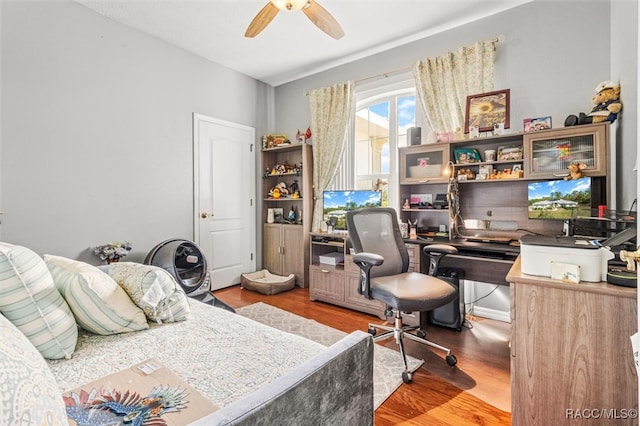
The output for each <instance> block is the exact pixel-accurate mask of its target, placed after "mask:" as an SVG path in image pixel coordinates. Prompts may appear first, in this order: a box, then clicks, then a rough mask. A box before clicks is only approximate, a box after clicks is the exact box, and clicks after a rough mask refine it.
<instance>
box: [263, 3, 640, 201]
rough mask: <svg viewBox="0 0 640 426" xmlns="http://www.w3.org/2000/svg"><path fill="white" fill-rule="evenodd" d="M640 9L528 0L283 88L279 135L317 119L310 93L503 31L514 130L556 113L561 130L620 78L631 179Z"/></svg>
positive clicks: (631, 192) (621, 127)
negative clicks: (599, 89)
mask: <svg viewBox="0 0 640 426" xmlns="http://www.w3.org/2000/svg"><path fill="white" fill-rule="evenodd" d="M637 8H638V5H637V2H635V1H631V0H615V1H614V5H613V6H612V5H611V4H610V2H609V1H608V0H591V1H587V2H578V1H567V0H563V1H553V2H552V1H535V2H532V3H527V4H524V5H522V6H519V7H516V8H513V9H510V10H507V11H505V12H502V13H500V14H497V15H494V16H490V17H487V18H484V19H482V20H480V21H477V22H473V23H469V24H466V25H463V26H461V27H458V28H454V29H451V30H448V31H446V32H443V33H440V34H436V35H433V36H430V37H427V38H425V39H422V40H419V41H416V42H413V43H411V44H408V45H405V46H402V47H398V48H394V49H391V50H389V51H386V52H383V53H380V54H377V55H374V56H371V57H368V58H364V59H361V60H358V61H354V62H352V63H349V64H346V65H343V66H340V67H336V68H333V69H331V70H328V71H325V72H322V73H319V74H316V75H313V76H310V77H307V78H304V79H300V80H297V81H294V82H292V83H289V84H285V85H282V86H279V87H277V88H276V99H275V107H276V111H278V114H277V117H276V126H277V127H278V129H279V131H280V132H285V133H288V134H295V132H296V129H297V128H300V127H302V126H305V125H307V123H309V122H310V117H309V107H308V101H307V98H306V96H304V93H306V92H308V91H310V90H313V89H317V88H319V87H324V86H330V85H333V84H336V83H338V82H341V81H346V80H356V81H357V80H358V79H362V78H366V77H370V76H375V75H378V74H382V73H385V72H388V71H392V70H395V69H398V68H403V67H410V66H411V64H413V63H414V62H416V61H417V60H419V59H422V58H426V57H433V56H437V55H440V54H442V53H444V52H447V51H449V50H452V49H455V48H457V47H460V46H466V45H469V44H471V43H473V42H475V41H477V40H488V39H491V38H494V37H497V36H499V35H503V36H505V41H504V42H503V43H500V44H498V46H497V59H496V63H495V82H496V84H495V88H496V89H504V88H509V89H511V129H510V130H511V131H522V120H523V119H524V118H527V117H541V116H551V117H552V120H553V126H554V127H562V126H563V125H564V120H565V118H566V117H567V115H569V114H576V113H578V112H589V111H590V110H591V108H592V104H591V98H592V96H593V95H594V89H595V87H596V85H597V84H598V83H600V82H601V81H603V80H609V79H619V80H620V83H621V85H622V93H623V102H624V113H623V115H622V116H621V119H620V120H619V124H618V125H617V128H616V130H615V133H616V135H617V146H618V147H619V150H618V153H619V154H618V155H620V157H619V158H618V161H619V163H620V164H619V167H620V168H621V171H620V170H619V173H618V174H619V176H623V175H626V176H628V173H630V172H631V169H632V168H633V159H635V155H636V150H637V119H636V114H635V111H636V108H637V90H636V89H637V79H638V76H637V63H638V58H637V49H636V48H635V46H637V42H638V20H637V16H638V14H637ZM612 19H613V20H614V22H613V23H611V24H610V22H611V20H612ZM622 40H624V42H621V41H622ZM634 43H635V44H634ZM631 45H633V47H634V48H632V46H631ZM612 61H613V62H614V63H615V65H612ZM622 152H624V159H623V157H622V155H623V154H620V153H622ZM621 179H622V178H621V177H620V178H619V179H618V182H617V183H618V187H617V192H618V196H617V198H618V205H619V206H626V207H628V206H629V205H630V204H631V202H632V201H633V199H634V198H635V196H636V195H635V194H636V187H635V185H634V183H633V180H632V179H631V180H630V181H629V179H627V180H626V181H625V184H624V186H622V185H620V183H621V182H620V180H621Z"/></svg>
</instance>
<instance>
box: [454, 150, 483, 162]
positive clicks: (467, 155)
mask: <svg viewBox="0 0 640 426" xmlns="http://www.w3.org/2000/svg"><path fill="white" fill-rule="evenodd" d="M453 155H454V157H455V158H456V163H458V164H469V163H480V162H481V161H482V160H481V159H480V151H478V150H477V149H475V148H456V149H454V150H453Z"/></svg>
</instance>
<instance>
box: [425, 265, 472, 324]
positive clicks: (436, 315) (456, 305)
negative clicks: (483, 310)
mask: <svg viewBox="0 0 640 426" xmlns="http://www.w3.org/2000/svg"><path fill="white" fill-rule="evenodd" d="M437 275H438V278H441V279H443V280H445V281H447V282H449V283H451V284H452V285H454V286H455V288H456V289H457V290H458V297H456V298H455V299H454V300H453V301H451V302H449V303H448V304H446V305H444V306H441V307H439V308H436V309H434V310H432V311H429V323H430V324H434V325H439V326H442V327H449V328H454V329H456V330H458V331H460V330H462V324H463V323H464V317H465V314H466V313H465V307H464V298H463V294H464V293H463V291H462V290H463V289H462V278H463V271H462V270H461V269H458V268H440V269H439V270H438V274H437Z"/></svg>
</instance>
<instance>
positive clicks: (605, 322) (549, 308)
mask: <svg viewBox="0 0 640 426" xmlns="http://www.w3.org/2000/svg"><path fill="white" fill-rule="evenodd" d="M507 280H508V281H509V282H510V283H511V345H510V352H511V422H512V424H513V425H514V426H520V425H523V426H524V425H532V424H539V425H560V424H574V423H575V424H581V425H583V424H615V425H637V424H638V420H637V418H636V417H635V416H629V415H627V413H626V411H625V410H632V411H633V412H634V413H637V411H636V410H637V408H638V376H637V371H636V366H635V363H634V357H633V351H634V348H633V347H632V345H631V340H630V339H629V337H630V336H632V335H633V334H635V333H636V332H637V330H638V324H637V322H636V318H637V315H638V308H637V300H636V299H637V291H636V289H635V288H628V287H622V286H615V285H611V284H607V283H606V282H601V283H585V282H582V283H580V284H578V285H576V284H568V283H565V282H562V281H560V280H552V279H550V278H546V277H532V276H531V275H525V274H522V272H521V259H520V258H518V259H517V260H516V262H515V263H514V265H513V267H512V268H511V270H510V271H509V274H508V275H507ZM552 389H553V391H551V390H552ZM605 410H606V413H605ZM580 414H583V416H584V417H580V418H578V415H580ZM589 414H591V415H592V416H594V417H586V416H587V415H589ZM569 415H571V417H569ZM600 415H601V417H596V416H600ZM605 415H606V417H605ZM609 416H611V417H609ZM614 416H615V417H614ZM598 419H602V420H598Z"/></svg>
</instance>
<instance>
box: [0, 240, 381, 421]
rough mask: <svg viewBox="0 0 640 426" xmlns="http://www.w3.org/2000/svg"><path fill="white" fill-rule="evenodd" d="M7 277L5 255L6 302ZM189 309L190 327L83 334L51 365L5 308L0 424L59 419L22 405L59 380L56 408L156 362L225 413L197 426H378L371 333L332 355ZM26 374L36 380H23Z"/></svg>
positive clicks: (219, 312) (354, 337) (219, 313)
mask: <svg viewBox="0 0 640 426" xmlns="http://www.w3.org/2000/svg"><path fill="white" fill-rule="evenodd" d="M0 244H2V243H0ZM1 249H2V247H0V251H2V250H1ZM5 258H6V256H5ZM45 258H46V256H45ZM5 267H6V264H5ZM5 269H6V268H5ZM24 275H25V274H22V276H24ZM52 275H53V277H54V278H55V277H56V274H55V273H52ZM6 276H7V274H6V273H3V259H2V257H1V256H0V294H2V290H3V288H5V289H6V287H7V285H5V284H6V282H7V280H6ZM3 280H4V281H3ZM58 282H59V281H57V283H58ZM188 306H189V311H190V312H189V313H188V315H187V316H186V319H184V320H181V321H174V322H161V323H157V322H154V321H149V322H148V328H143V329H141V330H138V331H131V332H123V333H117V334H107V335H99V334H96V333H95V332H89V331H87V330H85V329H83V328H80V327H79V328H78V335H77V341H76V343H75V346H74V348H73V354H72V355H71V357H70V359H65V358H64V357H62V358H60V359H47V360H46V361H45V358H44V357H43V356H42V355H41V354H40V352H38V351H39V350H41V349H42V348H41V347H39V348H38V350H36V349H35V348H36V345H35V344H33V341H32V340H30V339H29V338H27V334H28V333H26V334H25V333H23V332H22V331H21V330H19V329H18V327H17V326H16V325H15V324H13V323H12V320H11V318H10V317H11V312H9V314H7V313H5V310H6V309H5V310H2V309H3V305H2V304H0V310H2V313H3V316H0V332H1V333H2V336H3V338H2V341H0V342H1V346H0V379H1V380H2V381H3V383H5V381H6V382H7V383H10V385H9V386H8V389H9V392H5V390H4V388H3V394H2V398H3V407H4V408H2V409H1V410H3V411H2V412H0V415H1V416H0V417H2V418H3V419H5V418H9V419H11V418H13V420H14V422H15V423H17V422H18V421H19V419H24V418H30V419H31V420H32V422H33V423H34V424H35V423H38V424H40V423H41V420H42V418H40V417H42V416H45V415H46V416H48V418H50V417H51V415H52V413H54V412H55V410H54V409H48V410H43V408H42V407H43V406H42V402H40V403H39V404H38V405H39V407H35V406H34V404H33V401H30V402H25V401H23V400H22V399H23V398H24V397H25V395H33V392H31V393H30V392H27V391H25V390H28V389H36V388H38V387H40V389H42V388H44V383H47V382H46V380H45V379H51V380H52V381H53V382H52V383H53V385H52V386H51V389H50V390H49V392H48V394H50V395H52V396H53V400H54V401H53V404H54V405H56V404H58V402H59V401H58V402H56V401H55V399H56V398H59V395H61V394H62V393H64V392H68V391H70V390H72V389H76V388H78V387H79V386H81V385H84V384H87V383H89V382H93V381H95V380H98V379H100V378H103V377H105V376H108V375H111V374H113V373H116V372H118V371H121V370H123V369H126V368H128V367H130V366H133V365H135V364H139V363H141V362H143V361H145V360H148V359H155V360H157V361H159V362H160V363H161V364H162V365H163V366H164V367H166V368H168V369H169V370H170V371H172V372H173V373H175V374H176V375H177V376H179V377H180V378H181V379H182V380H184V381H185V382H186V383H188V384H189V385H190V386H191V387H193V388H194V389H195V390H197V391H198V392H199V393H200V394H201V395H202V396H204V397H205V398H206V399H207V400H209V401H210V402H211V403H213V405H215V406H216V407H217V409H215V410H214V411H213V412H211V413H207V414H206V415H205V416H204V417H202V418H201V419H200V420H198V421H196V422H195V423H196V424H203V425H204V424H206V425H218V424H290V425H294V424H295V425H300V424H314V425H320V424H327V425H329V424H373V342H372V339H371V336H369V335H368V334H367V333H363V332H354V333H352V334H350V335H348V336H347V337H345V338H344V339H342V340H341V341H339V342H337V343H336V344H334V345H332V346H330V347H328V348H327V347H325V346H323V345H321V344H319V343H316V342H313V341H310V340H308V339H305V338H303V337H300V336H297V335H294V334H290V333H286V332H283V331H280V330H277V329H275V328H272V327H269V326H266V325H264V324H261V323H258V322H256V321H253V320H250V319H248V318H245V317H242V316H240V315H238V314H235V313H232V312H229V311H227V310H224V309H220V308H217V307H213V306H210V305H207V304H204V303H202V302H199V301H197V300H194V299H188ZM5 308H6V306H5ZM7 319H8V320H7ZM76 320H78V317H77V316H76ZM13 322H16V323H17V321H13ZM18 325H19V324H18ZM8 336H13V338H11V337H8ZM16 342H18V343H19V342H22V343H21V344H18V343H16ZM36 343H37V342H36ZM25 360H28V361H25ZM20 368H22V369H25V368H27V369H28V370H29V371H26V372H23V374H15V371H16V369H20ZM45 370H46V371H45ZM52 388H57V389H55V390H54V389H52ZM56 392H58V393H57V394H56ZM54 394H55V395H54ZM6 407H9V408H6ZM7 410H9V411H7ZM11 410H13V412H12V411H11ZM63 415H64V413H63ZM7 416H12V417H7ZM65 422H66V418H65V419H64V420H63V421H61V422H60V424H66V423H65ZM8 424H12V422H11V421H10V422H8Z"/></svg>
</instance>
